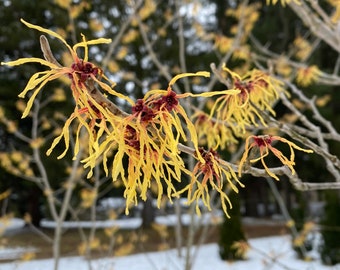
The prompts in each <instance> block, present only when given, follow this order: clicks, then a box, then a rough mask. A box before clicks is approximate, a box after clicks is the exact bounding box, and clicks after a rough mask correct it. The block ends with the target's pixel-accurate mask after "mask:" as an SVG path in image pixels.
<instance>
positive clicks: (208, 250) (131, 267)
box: [0, 236, 340, 270]
mask: <svg viewBox="0 0 340 270" xmlns="http://www.w3.org/2000/svg"><path fill="white" fill-rule="evenodd" d="M249 242H250V245H251V246H252V247H253V249H251V251H250V252H249V254H248V259H247V260H245V261H240V262H234V263H228V262H224V261H221V260H220V258H219V255H218V246H217V245H216V244H209V245H204V246H203V247H201V248H200V249H199V252H198V254H197V257H196V260H195V263H194V266H193V270H224V269H226V270H249V269H251V270H288V269H289V270H340V265H337V266H333V267H327V266H324V265H322V264H321V263H320V262H319V261H318V260H315V261H312V262H304V261H301V260H297V259H296V258H295V254H294V252H293V251H292V250H291V246H290V239H289V236H275V237H265V238H257V239H250V240H249ZM262 253H263V254H264V253H265V254H268V256H270V257H267V256H265V255H263V254H262ZM88 263H89V262H87V261H86V260H84V259H83V258H81V257H70V258H63V259H61V261H60V266H59V269H61V270H83V269H84V270H86V269H89V267H88ZM90 263H91V265H92V269H93V270H125V269H128V270H182V269H184V259H183V258H179V257H178V256H177V251H176V250H170V251H162V252H150V253H144V254H137V255H131V256H124V257H117V258H104V259H98V260H92V261H91V262H90ZM0 269H1V270H52V269H53V260H52V259H46V260H33V261H27V262H16V263H4V264H0Z"/></svg>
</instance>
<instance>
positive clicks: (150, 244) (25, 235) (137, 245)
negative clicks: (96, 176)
mask: <svg viewBox="0 0 340 270" xmlns="http://www.w3.org/2000/svg"><path fill="white" fill-rule="evenodd" d="M244 229H245V232H246V235H247V237H248V238H257V237H264V236H273V235H283V234H287V233H288V231H287V229H286V227H285V226H284V224H283V222H280V221H272V220H271V221H270V220H265V219H249V218H248V219H244ZM158 230H160V231H157V229H154V228H144V229H120V230H119V231H117V232H116V234H115V239H116V244H115V247H116V248H115V250H121V251H122V250H123V249H124V245H126V243H129V242H131V243H133V246H132V248H131V249H130V250H129V254H135V253H144V252H149V251H157V250H160V249H161V250H162V249H168V248H175V247H176V243H175V236H174V234H175V232H174V227H172V226H167V227H165V226H164V227H162V226H160V227H159V228H158ZM218 230H219V226H218V225H210V227H209V231H208V235H207V237H206V239H207V240H206V241H205V242H204V243H205V244H206V243H217V242H218V237H219V233H218ZM187 231H188V230H187V227H186V226H183V235H184V239H185V238H186V235H187ZM41 232H42V233H44V234H45V235H46V236H48V237H49V238H51V239H53V232H54V230H53V229H48V228H44V229H41ZM164 232H166V233H165V234H164ZM83 233H85V235H89V229H83ZM201 233H202V231H201V230H199V231H197V232H196V235H195V243H197V241H198V239H199V237H200V235H201ZM96 237H97V238H98V239H99V241H100V247H99V248H97V249H95V250H94V251H93V252H92V255H93V256H94V257H105V256H110V255H112V253H111V254H110V253H108V247H109V244H110V238H109V237H108V236H107V234H105V232H104V229H103V228H98V229H97V230H96ZM2 241H3V242H6V243H7V246H9V247H18V246H20V247H33V248H34V249H36V250H37V252H36V255H35V256H36V258H38V259H42V258H51V257H52V244H51V243H49V242H48V241H46V239H44V238H43V237H41V236H40V235H39V234H38V233H37V232H35V231H34V230H32V229H30V228H29V227H26V228H24V229H20V230H16V231H15V233H9V234H8V235H7V236H6V237H4V238H3V240H2ZM183 242H184V244H185V240H184V241H183ZM80 243H81V238H80V231H79V229H75V228H67V229H65V230H64V232H63V236H62V245H61V255H62V256H77V255H79V253H78V247H79V245H80ZM120 247H122V248H120ZM115 255H116V256H117V254H115ZM122 255H126V254H124V252H123V253H122ZM2 261H4V258H2Z"/></svg>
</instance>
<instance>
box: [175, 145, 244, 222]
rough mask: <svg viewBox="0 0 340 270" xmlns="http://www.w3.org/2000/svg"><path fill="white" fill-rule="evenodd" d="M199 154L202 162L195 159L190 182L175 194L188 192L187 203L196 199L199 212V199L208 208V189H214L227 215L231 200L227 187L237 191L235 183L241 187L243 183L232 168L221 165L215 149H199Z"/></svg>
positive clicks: (198, 211)
mask: <svg viewBox="0 0 340 270" xmlns="http://www.w3.org/2000/svg"><path fill="white" fill-rule="evenodd" d="M200 154H201V156H202V157H203V160H204V162H202V161H199V160H198V161H197V163H196V165H195V167H194V169H193V172H192V177H191V182H190V184H189V185H187V186H186V187H185V188H183V189H182V190H180V191H179V192H178V193H177V194H178V195H179V194H182V193H183V192H188V204H191V203H192V202H194V201H196V212H197V213H198V214H199V213H200V209H199V203H198V202H199V200H202V202H203V203H204V205H206V206H207V208H208V209H209V210H210V209H211V207H210V190H211V189H214V190H216V191H217V192H218V193H219V195H220V199H221V205H222V209H223V211H224V213H225V214H226V215H227V216H228V212H227V204H229V207H232V206H231V202H230V200H229V198H228V196H227V189H232V190H233V191H234V192H238V188H237V186H236V184H239V185H240V186H241V187H244V185H243V184H242V183H241V182H240V181H239V180H238V178H237V175H236V174H235V172H234V171H233V169H232V168H231V167H230V166H229V165H226V164H224V165H223V166H222V164H221V161H220V159H219V156H218V154H217V152H216V151H214V150H213V149H210V150H209V151H206V150H204V149H200Z"/></svg>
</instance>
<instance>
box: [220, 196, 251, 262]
mask: <svg viewBox="0 0 340 270" xmlns="http://www.w3.org/2000/svg"><path fill="white" fill-rule="evenodd" d="M229 198H230V200H231V203H232V204H233V208H232V209H230V211H229V214H230V217H231V218H228V217H226V216H225V217H224V222H223V224H222V225H221V228H220V240H219V252H220V257H221V259H223V260H228V261H233V260H242V259H244V255H245V254H244V252H240V251H239V249H238V248H236V246H235V243H236V242H239V241H246V240H247V239H246V236H245V233H244V231H243V227H242V221H241V212H240V198H239V196H238V194H236V193H235V192H231V193H230V194H229Z"/></svg>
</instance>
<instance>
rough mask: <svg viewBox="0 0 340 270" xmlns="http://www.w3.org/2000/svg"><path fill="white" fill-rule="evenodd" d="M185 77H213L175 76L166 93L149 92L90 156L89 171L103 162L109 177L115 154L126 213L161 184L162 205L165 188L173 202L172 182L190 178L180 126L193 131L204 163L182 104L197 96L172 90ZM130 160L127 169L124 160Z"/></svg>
mask: <svg viewBox="0 0 340 270" xmlns="http://www.w3.org/2000/svg"><path fill="white" fill-rule="evenodd" d="M187 76H209V73H208V72H198V73H184V74H181V75H177V76H176V77H174V78H173V79H172V80H171V81H170V83H169V86H168V89H167V90H150V91H149V92H148V93H147V94H146V95H145V97H144V98H143V99H139V100H137V101H136V102H135V103H134V104H133V106H132V112H131V114H130V115H127V116H126V117H123V118H120V119H117V120H116V125H115V129H114V130H113V131H112V133H111V134H109V135H108V136H107V138H106V139H105V141H103V142H102V143H101V145H99V146H98V148H96V152H95V153H93V154H92V155H91V156H89V157H88V158H87V159H86V160H84V162H85V167H90V169H92V168H94V166H95V164H96V161H97V160H98V159H100V158H101V157H102V158H103V164H104V169H105V171H106V173H107V174H108V173H109V170H108V166H107V162H108V155H109V154H110V153H111V152H112V151H115V154H114V157H113V162H112V171H111V174H112V178H113V180H114V181H116V180H119V179H121V180H122V181H123V183H124V185H125V193H124V196H125V198H126V213H128V211H129V206H130V205H131V204H137V203H138V198H139V197H140V198H141V199H142V200H146V199H147V191H148V190H149V189H150V188H151V187H152V184H153V183H156V185H157V192H158V200H157V202H158V206H160V204H161V199H162V195H163V189H166V193H167V196H168V198H169V199H170V200H171V198H172V197H173V194H174V193H175V192H176V190H175V188H174V181H177V182H180V181H181V178H182V176H181V174H182V173H184V174H188V175H191V172H189V171H188V170H187V169H186V168H185V165H184V161H183V159H182V158H181V156H180V152H179V150H178V144H179V143H180V141H186V140H188V138H187V135H186V132H185V130H184V129H183V124H182V121H184V123H185V126H186V128H187V130H188V132H189V135H190V140H191V142H192V144H193V147H194V148H195V149H196V155H197V158H198V159H199V160H201V162H202V163H204V159H203V158H202V157H201V155H200V152H199V149H198V138H197V134H196V131H195V128H194V125H193V123H192V122H191V121H190V119H189V118H188V116H187V114H186V112H185V110H184V108H183V107H182V106H181V104H180V102H179V100H180V99H181V98H184V97H187V96H189V95H193V94H190V93H188V94H177V93H175V92H174V91H173V90H172V85H173V84H174V83H175V82H176V80H178V79H180V78H182V77H187ZM126 158H127V162H128V164H127V166H126V165H125V166H124V163H123V162H124V160H126Z"/></svg>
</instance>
